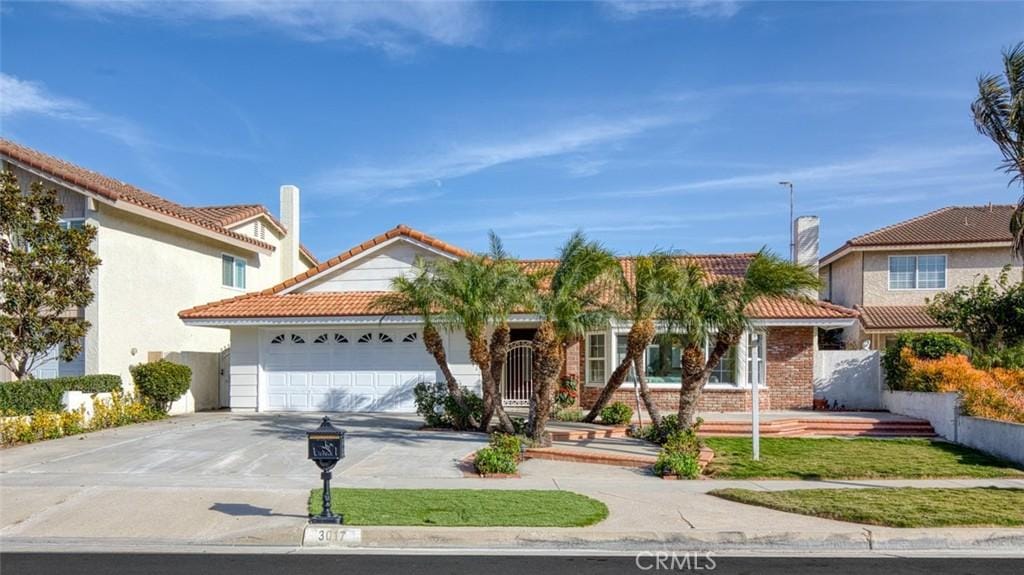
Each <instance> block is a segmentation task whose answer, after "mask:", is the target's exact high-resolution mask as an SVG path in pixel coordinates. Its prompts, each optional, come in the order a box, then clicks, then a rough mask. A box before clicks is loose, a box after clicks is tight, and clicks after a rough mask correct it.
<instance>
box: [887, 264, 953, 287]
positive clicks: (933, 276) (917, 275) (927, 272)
mask: <svg viewBox="0 0 1024 575" xmlns="http://www.w3.org/2000/svg"><path fill="white" fill-rule="evenodd" d="M945 287H946V256H889V289H892V290H898V289H943V288H945Z"/></svg>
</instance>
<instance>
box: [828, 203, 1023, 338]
mask: <svg viewBox="0 0 1024 575" xmlns="http://www.w3.org/2000/svg"><path fill="white" fill-rule="evenodd" d="M1014 208H1015V206H1013V205H987V206H951V207H946V208H942V209H939V210H935V211H934V212H930V213H927V214H924V215H922V216H919V217H916V218H912V219H909V220H906V221H903V222H899V223H897V224H893V225H891V226H886V227H884V228H881V229H878V230H875V231H872V232H868V233H866V234H864V235H860V236H857V237H855V238H853V239H851V240H849V241H847V242H846V243H845V244H843V245H842V246H840V247H839V248H838V249H836V250H835V251H833V252H832V253H830V254H828V255H826V256H825V257H823V258H822V259H821V261H820V268H819V270H820V272H819V273H820V274H821V279H822V283H823V286H824V287H823V288H822V294H821V299H823V300H826V301H830V302H832V303H835V304H838V305H841V306H845V307H852V308H854V309H856V310H858V311H859V312H860V321H859V322H858V323H857V324H856V325H854V326H852V327H848V328H846V329H844V330H843V334H842V338H843V341H844V343H845V344H846V346H847V347H858V348H859V347H863V346H865V345H870V347H871V349H884V348H885V346H886V342H888V341H892V340H893V339H894V338H895V337H896V336H897V334H899V333H900V332H903V331H949V330H948V329H946V328H944V327H942V326H940V325H938V324H937V323H936V322H935V320H934V319H932V318H931V316H929V315H928V313H927V312H926V309H925V306H926V303H927V301H928V299H929V298H931V297H933V296H935V294H937V293H939V292H943V291H949V290H952V289H955V288H957V287H959V286H969V285H972V284H974V283H975V282H977V281H978V280H979V279H980V278H981V277H982V276H985V275H987V276H989V277H992V278H993V279H994V278H995V277H996V276H998V274H999V273H1000V271H1002V269H1003V267H1004V266H1006V265H1007V264H1010V265H1012V266H1013V267H1014V273H1016V275H1017V277H1019V276H1020V271H1021V262H1020V260H1019V259H1016V260H1015V259H1014V258H1013V256H1012V253H1011V251H1010V246H1011V244H1012V237H1011V236H1010V231H1009V229H1010V216H1011V214H1013V211H1014Z"/></svg>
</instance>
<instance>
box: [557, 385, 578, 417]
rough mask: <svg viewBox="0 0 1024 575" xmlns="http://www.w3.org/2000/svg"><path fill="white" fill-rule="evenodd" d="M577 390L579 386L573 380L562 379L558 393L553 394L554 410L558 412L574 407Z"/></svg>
mask: <svg viewBox="0 0 1024 575" xmlns="http://www.w3.org/2000/svg"><path fill="white" fill-rule="evenodd" d="M578 389H579V385H578V384H577V383H576V380H575V379H573V378H571V377H563V378H562V381H561V382H559V384H558V391H556V392H555V410H556V411H560V410H563V409H567V408H569V407H572V406H573V405H575V404H576V397H578V394H577V390H578Z"/></svg>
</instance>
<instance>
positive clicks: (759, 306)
mask: <svg viewBox="0 0 1024 575" xmlns="http://www.w3.org/2000/svg"><path fill="white" fill-rule="evenodd" d="M747 317H749V318H750V319H848V318H854V317H857V312H856V311H855V310H852V309H849V308H845V307H842V306H838V305H835V304H831V303H828V302H823V301H801V300H797V299H792V298H762V299H759V300H757V301H755V302H754V303H752V304H750V305H749V306H747Z"/></svg>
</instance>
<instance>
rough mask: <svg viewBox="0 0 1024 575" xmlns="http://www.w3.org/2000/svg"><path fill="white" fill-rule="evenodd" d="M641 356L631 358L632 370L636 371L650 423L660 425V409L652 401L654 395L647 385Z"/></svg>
mask: <svg viewBox="0 0 1024 575" xmlns="http://www.w3.org/2000/svg"><path fill="white" fill-rule="evenodd" d="M642 361H643V356H640V357H639V358H634V359H633V370H634V371H635V372H636V382H637V384H638V385H639V386H640V399H642V400H643V402H644V407H645V408H646V409H647V415H648V416H649V417H650V418H651V423H652V424H654V425H661V410H660V409H658V405H657V404H656V403H655V402H654V396H652V395H651V388H650V387H647V374H646V373H645V371H644V366H643V365H642V364H641V362H642Z"/></svg>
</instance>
